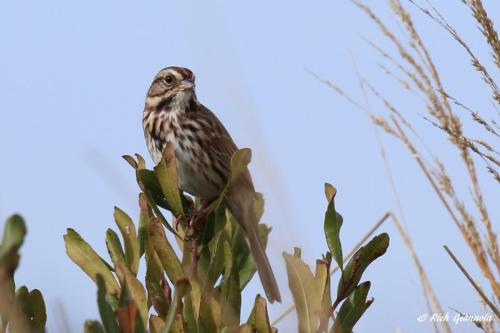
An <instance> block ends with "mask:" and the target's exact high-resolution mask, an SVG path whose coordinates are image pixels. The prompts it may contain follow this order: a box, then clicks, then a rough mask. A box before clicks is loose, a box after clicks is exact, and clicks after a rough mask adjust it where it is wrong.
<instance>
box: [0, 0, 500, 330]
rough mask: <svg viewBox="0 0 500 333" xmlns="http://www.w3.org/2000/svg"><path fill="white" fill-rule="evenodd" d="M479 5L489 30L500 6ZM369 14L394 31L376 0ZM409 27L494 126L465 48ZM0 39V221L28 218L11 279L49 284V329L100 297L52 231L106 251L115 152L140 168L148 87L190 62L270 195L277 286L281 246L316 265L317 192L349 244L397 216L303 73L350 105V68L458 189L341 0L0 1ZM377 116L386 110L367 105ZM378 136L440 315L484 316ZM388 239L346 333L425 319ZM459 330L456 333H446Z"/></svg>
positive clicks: (125, 196)
mask: <svg viewBox="0 0 500 333" xmlns="http://www.w3.org/2000/svg"><path fill="white" fill-rule="evenodd" d="M486 5H487V8H488V9H489V13H490V14H491V15H493V14H495V15H493V17H492V18H493V19H494V20H495V19H497V20H498V19H499V16H498V15H499V14H500V4H499V3H497V2H493V1H490V2H488V3H486ZM373 6H374V8H375V9H376V10H377V11H378V12H379V13H380V14H381V16H382V17H383V18H385V19H387V20H388V22H390V23H395V20H394V19H393V18H392V17H391V16H390V15H388V13H389V9H388V7H387V5H386V4H385V3H383V2H377V3H376V4H374V5H373ZM448 7H449V8H443V7H442V6H441V9H443V13H445V14H446V17H447V18H448V19H449V21H450V22H451V23H453V24H454V25H456V27H457V30H458V31H459V32H460V33H461V35H462V36H463V37H464V38H465V40H466V41H467V42H468V43H469V44H470V45H471V46H472V47H473V48H475V49H480V50H482V52H479V53H478V55H479V56H480V57H481V58H482V59H488V52H489V51H488V49H487V48H486V47H485V46H484V41H483V39H482V37H481V36H480V33H479V32H478V29H477V28H476V24H475V23H474V22H473V20H472V18H471V17H470V14H469V12H468V10H467V9H466V7H465V6H464V5H462V4H461V3H460V2H459V1H456V2H453V3H450V4H449V5H448ZM412 12H413V13H416V12H415V10H412ZM415 22H416V24H417V28H418V29H420V31H421V34H422V36H423V39H424V42H426V43H427V44H428V45H429V49H430V52H431V54H432V56H434V59H435V60H436V64H437V66H438V68H439V70H440V71H441V73H442V77H443V81H444V85H445V88H446V89H448V91H449V92H450V93H451V94H453V95H454V96H459V97H460V98H461V100H462V102H463V103H464V104H466V105H469V106H472V107H473V108H474V109H476V110H480V112H481V114H483V115H491V114H492V113H491V109H492V107H491V104H490V103H489V100H488V94H489V91H488V90H487V88H485V85H484V84H483V83H482V81H481V80H480V78H479V76H478V75H477V74H476V73H474V71H473V70H472V69H471V67H470V66H469V63H470V62H469V59H468V58H467V57H466V55H465V53H464V52H463V51H462V49H460V48H459V47H458V46H457V45H456V44H455V43H454V42H453V41H452V40H451V38H450V37H449V36H448V35H447V34H446V33H445V32H443V31H442V30H441V29H440V28H438V27H436V25H435V24H433V23H432V22H431V21H430V20H428V19H427V18H426V17H423V16H422V15H420V14H416V15H415ZM396 29H398V28H396ZM0 36H1V38H0V45H1V52H2V61H1V73H2V76H1V80H0V139H1V140H0V150H1V151H2V156H3V160H4V162H3V163H2V166H1V169H0V171H1V172H0V183H1V184H2V190H1V191H0V220H1V221H3V220H4V219H5V218H6V217H7V216H9V215H10V214H12V213H14V212H19V213H21V214H22V215H23V216H24V217H25V218H26V221H27V224H28V230H29V234H28V238H27V241H26V244H25V246H24V247H23V249H22V254H23V257H22V262H21V268H20V269H19V271H18V276H17V279H18V281H19V283H27V284H28V285H29V286H30V287H31V288H39V289H41V290H42V291H43V293H44V295H45V297H46V301H47V305H48V309H49V316H50V319H49V328H50V331H57V328H58V324H57V320H56V319H54V318H56V317H57V316H58V311H59V310H58V309H59V308H60V305H62V307H63V308H64V312H65V314H66V317H67V320H68V323H69V325H70V327H71V328H73V331H74V332H78V331H79V330H80V329H81V327H82V325H83V321H84V319H87V318H97V307H96V300H95V298H96V297H95V287H94V285H93V283H92V282H91V281H90V280H89V279H88V278H87V277H86V276H85V275H84V274H83V273H82V272H81V271H80V270H79V269H78V268H77V267H76V266H75V265H74V264H73V263H72V262H71V261H70V260H69V259H68V258H67V257H66V254H65V251H64V244H63V239H62V235H63V234H64V232H65V229H66V228H67V227H73V228H75V229H76V230H78V231H79V232H80V234H81V235H82V236H83V237H84V238H85V239H86V240H87V241H88V242H89V243H91V244H92V245H93V246H94V248H95V249H96V250H98V252H100V253H101V254H103V255H104V254H105V253H106V249H105V244H104V232H105V230H106V229H107V228H108V227H112V226H113V225H114V223H113V217H112V212H113V206H114V205H116V206H119V207H121V208H122V209H124V210H125V211H127V212H128V213H129V214H130V215H131V216H134V217H136V216H137V213H138V209H137V205H136V200H137V193H138V189H137V187H136V185H135V183H134V175H133V172H132V170H131V169H130V167H129V166H128V165H127V164H126V163H125V162H124V161H123V160H122V159H121V157H120V156H121V155H123V154H133V153H136V152H137V153H140V154H142V155H143V156H145V157H148V162H149V163H151V162H150V161H151V160H150V159H149V156H147V151H146V146H145V143H144V138H143V133H142V127H141V115H142V109H143V105H144V98H145V94H146V91H147V89H148V87H149V84H150V81H151V79H152V78H153V76H154V75H155V74H156V72H157V71H159V70H160V69H161V68H163V67H165V66H168V65H179V66H185V67H189V68H191V69H192V70H193V71H194V72H195V74H196V77H197V95H198V98H199V99H200V101H201V102H203V103H204V104H205V105H206V106H208V107H209V108H210V109H212V110H213V111H214V112H215V113H216V114H217V116H218V117H219V118H220V119H221V120H222V121H223V123H224V124H225V126H226V127H227V128H228V130H229V131H230V132H231V134H232V135H233V138H234V139H235V141H236V142H237V143H238V145H239V146H240V147H252V148H253V152H254V154H253V156H254V160H253V162H252V165H251V170H252V173H253V177H254V181H255V183H256V187H257V189H258V190H259V191H261V192H263V193H264V195H265V198H266V214H265V216H264V222H266V223H268V224H269V225H271V226H272V227H273V233H272V234H271V245H270V249H269V251H268V252H269V254H270V257H271V261H272V262H273V264H274V265H275V267H276V269H275V270H276V272H277V275H278V279H279V281H280V285H281V286H282V287H281V288H282V290H284V291H285V290H287V280H286V274H285V266H284V262H283V259H282V257H281V252H282V251H288V252H292V251H293V247H294V246H299V247H301V248H302V249H303V251H302V253H303V257H304V259H305V260H307V261H308V262H309V263H310V264H313V263H314V259H315V258H319V257H320V255H321V253H324V252H325V251H326V243H325V241H324V237H323V233H322V230H323V228H322V223H323V214H324V210H325V207H326V201H325V199H324V194H323V184H324V182H325V181H328V182H331V183H332V184H334V185H335V186H336V187H337V189H338V195H337V209H338V210H339V211H340V212H341V213H342V215H343V216H344V227H343V230H342V238H343V240H344V244H345V245H344V247H345V249H346V250H347V249H348V248H350V246H352V245H353V244H355V243H356V242H357V240H358V239H359V238H361V237H362V236H363V234H364V232H365V230H367V229H369V228H370V227H371V225H372V224H373V223H375V221H376V220H378V219H379V218H380V217H381V216H382V215H383V214H384V213H385V212H386V211H387V210H396V204H395V200H394V197H393V195H392V192H391V190H390V187H389V182H388V179H387V176H386V173H385V170H384V166H383V162H382V160H381V158H380V154H379V148H378V146H377V144H376V141H375V134H374V129H373V126H372V125H371V123H370V122H369V120H368V119H367V117H366V116H365V115H364V114H363V113H362V112H359V111H358V110H356V109H354V108H353V107H352V106H351V105H350V104H348V103H346V102H345V101H344V100H343V99H342V98H340V97H338V96H336V95H335V94H333V93H332V92H331V91H330V90H329V89H328V88H326V87H325V86H324V85H322V84H321V83H319V82H318V81H317V80H316V79H315V78H313V77H312V76H311V75H310V74H309V73H308V72H307V71H306V69H310V70H312V71H314V72H315V73H317V74H318V75H320V76H321V77H324V78H326V79H329V80H332V81H334V82H336V83H338V84H339V85H341V86H342V87H344V88H345V90H346V91H348V92H350V93H351V94H352V95H353V97H355V98H356V99H358V100H361V99H362V94H361V92H360V91H359V89H358V85H357V81H356V77H355V71H354V68H353V61H352V59H353V58H354V59H355V61H356V63H357V66H358V67H359V70H360V72H362V73H363V75H365V76H366V77H367V78H369V79H370V80H372V82H373V84H375V85H376V86H377V87H379V88H380V90H382V91H383V92H385V93H386V94H387V95H388V96H390V97H391V98H392V100H393V101H394V103H395V104H396V105H398V106H400V107H401V110H402V111H403V112H404V113H405V114H406V115H408V117H409V118H410V119H412V120H414V121H415V123H416V124H417V127H418V128H419V129H420V130H421V132H420V133H421V135H422V137H423V138H424V139H425V140H426V141H427V142H428V143H429V144H431V146H432V149H433V151H434V152H435V153H436V154H438V156H439V157H441V158H442V159H443V160H445V161H447V162H448V163H449V168H450V173H451V174H452V176H453V177H454V179H455V181H456V184H457V187H458V188H459V189H460V190H461V191H462V192H463V193H464V194H465V195H467V193H468V187H467V186H468V185H467V183H465V182H464V180H465V179H466V178H465V170H464V169H463V167H462V165H461V164H460V161H459V157H458V154H457V153H456V151H455V150H454V149H451V148H450V147H451V146H450V144H449V143H448V141H447V139H446V138H444V136H443V135H442V133H440V132H439V131H438V130H437V129H436V128H434V127H433V126H432V125H430V124H429V123H427V122H426V121H425V120H423V119H422V118H421V117H419V116H418V114H419V113H424V112H425V111H424V110H423V108H422V106H421V105H420V104H419V103H418V100H416V99H415V98H414V97H412V96H409V95H408V94H404V93H402V92H401V89H400V88H399V87H398V86H397V84H395V83H394V82H393V81H392V80H391V79H389V78H387V77H385V76H384V75H383V74H382V73H381V71H380V70H379V69H378V64H379V63H383V60H382V59H381V58H380V57H379V56H378V55H376V54H375V52H374V51H373V50H371V49H370V48H369V47H368V46H367V45H366V43H365V42H364V41H363V40H362V37H367V38H370V39H372V40H374V41H376V42H377V43H379V44H381V45H387V43H386V42H385V40H384V39H383V38H382V37H381V34H380V33H379V32H378V31H377V30H376V29H375V28H374V26H373V24H372V23H371V22H370V21H369V20H368V19H367V17H366V16H365V15H364V14H363V13H361V12H360V11H359V10H357V9H356V8H355V7H354V6H353V5H352V4H351V3H350V2H349V1H316V2H314V3H309V4H307V5H306V4H305V3H304V2H300V1H276V2H272V3H270V2H264V1H257V2H251V4H250V3H241V2H238V3H236V2H231V1H220V0H218V1H212V2H210V3H208V2H201V1H200V2H194V1H184V2H182V3H180V2H174V1H148V2H140V3H139V2H134V1H106V2H97V1H85V2H84V1H79V2H77V1H72V2H67V1H44V2H39V1H9V2H6V1H5V2H3V3H2V4H1V5H0ZM493 73H494V74H497V72H493ZM373 108H374V109H375V110H377V111H382V109H381V107H380V105H378V104H376V103H375V99H373ZM467 130H468V131H469V133H470V134H471V136H473V137H476V136H479V137H480V136H482V135H483V133H482V132H481V131H478V129H477V128H475V127H471V128H467ZM475 134H477V135H475ZM381 137H382V138H383V142H384V145H385V147H386V150H387V152H388V158H389V162H390V164H391V167H392V169H393V171H394V178H395V181H396V184H397V186H398V190H399V192H400V195H401V200H402V206H403V209H404V214H405V216H406V222H407V225H408V228H409V230H410V232H411V235H412V237H413V241H414V243H415V246H416V248H417V251H418V254H419V255H420V258H421V260H422V262H423V263H424V265H425V268H426V269H427V272H428V274H429V277H430V279H431V281H432V282H433V285H434V287H435V289H436V291H437V293H438V296H439V297H440V299H441V302H442V305H443V307H445V308H446V309H447V308H448V307H449V306H452V307H454V308H457V309H460V310H462V311H464V312H471V313H481V308H480V307H479V303H478V298H477V297H476V295H475V293H474V292H473V291H472V289H471V288H470V286H469V285H468V284H467V283H466V281H465V279H464V277H463V276H462V275H461V274H460V273H459V272H458V271H457V269H456V267H455V266H454V265H453V264H452V263H451V261H450V260H449V258H448V257H447V255H446V254H445V253H444V251H443V250H442V245H443V244H448V245H449V246H450V247H451V248H452V249H453V250H454V251H455V252H456V254H457V255H458V256H459V257H460V258H462V259H463V261H464V263H465V264H466V266H467V267H468V268H470V269H471V272H472V273H474V275H475V276H477V277H478V278H479V279H480V274H479V273H478V272H477V270H476V269H475V268H474V266H475V264H474V262H473V259H472V256H471V255H470V253H469V251H468V250H467V249H466V247H465V243H464V241H463V240H462V238H461V237H460V235H459V232H458V230H457V229H456V228H455V226H454V225H453V223H452V221H451V220H450V218H449V216H448V215H447V214H446V212H445V211H444V209H443V208H442V206H441V205H440V204H439V202H438V201H437V199H436V197H435V195H434V194H433V193H432V192H431V188H430V186H429V184H428V183H427V182H426V181H425V179H424V177H423V175H422V174H421V173H420V171H419V169H418V168H417V166H416V164H415V162H414V160H413V159H412V157H411V156H410V154H409V153H408V152H407V151H406V150H405V149H404V147H402V146H401V144H400V143H398V142H396V141H394V140H392V139H391V138H388V137H386V136H385V135H382V136H381ZM149 165H150V166H151V164H149ZM479 165H481V166H482V164H479ZM481 173H482V171H481ZM481 181H482V182H483V183H484V191H485V196H486V198H487V204H489V206H490V207H491V209H492V210H491V211H490V213H491V216H492V219H493V221H497V220H498V217H499V214H500V207H493V204H494V201H493V198H498V197H499V194H500V193H499V190H498V185H496V184H494V183H493V181H491V179H490V178H489V176H488V175H485V174H483V173H482V174H481ZM467 204H469V205H470V202H467ZM2 223H3V222H2ZM382 230H383V231H386V232H388V233H389V234H390V235H391V237H392V239H391V245H390V248H389V251H388V253H387V254H386V256H384V257H383V258H382V259H380V260H379V261H378V262H376V263H375V265H374V266H373V267H371V268H370V269H369V270H368V271H367V274H366V276H365V278H367V279H370V280H371V281H372V288H371V291H370V294H371V296H373V297H375V304H374V305H373V306H372V307H371V308H370V310H369V311H368V312H367V313H366V315H365V317H364V318H363V320H362V321H361V322H360V324H359V326H358V329H357V331H359V332H381V331H395V330H396V328H398V327H399V328H401V329H402V330H403V331H404V332H428V331H429V330H430V329H431V327H430V325H429V324H428V323H424V324H420V323H418V322H417V321H416V318H417V316H418V315H420V314H421V313H423V312H425V311H426V307H425V301H424V299H423V296H422V293H421V286H420V282H419V279H418V276H417V274H416V270H415V268H414V265H413V264H412V262H411V260H410V259H409V257H408V255H407V252H406V249H405V248H404V245H403V243H402V242H401V240H400V239H399V236H398V235H397V232H396V230H395V228H394V227H393V226H392V225H391V224H386V225H385V226H384V227H383V228H382V229H381V231H382ZM497 230H498V228H497ZM257 292H261V287H260V284H259V283H258V282H257V281H255V280H254V281H253V282H252V283H251V284H250V286H249V288H248V291H247V293H246V295H247V299H251V300H253V296H252V295H254V294H255V293H257ZM289 302H290V294H289V293H288V292H287V291H286V292H285V302H284V303H283V304H282V305H273V306H271V307H270V313H271V318H274V317H276V316H277V315H278V314H279V313H280V312H281V311H282V310H283V309H284V308H285V307H286V306H287V305H288V304H289ZM249 306H250V305H249V304H245V314H244V316H246V313H248V310H249ZM293 317H294V316H290V317H289V318H288V319H286V320H284V321H283V322H282V323H280V325H279V326H278V327H279V328H280V329H281V331H283V332H288V331H294V330H295V327H296V326H295V325H296V323H295V319H294V318H293ZM470 330H472V328H471V327H470V326H467V325H464V324H461V325H459V326H458V327H456V328H454V331H455V332H468V331H470Z"/></svg>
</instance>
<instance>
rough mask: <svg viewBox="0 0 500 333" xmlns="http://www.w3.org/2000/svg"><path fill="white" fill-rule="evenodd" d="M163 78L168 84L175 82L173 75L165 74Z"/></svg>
mask: <svg viewBox="0 0 500 333" xmlns="http://www.w3.org/2000/svg"><path fill="white" fill-rule="evenodd" d="M163 80H165V83H166V84H172V82H174V78H173V77H172V75H167V76H165V78H164V79H163Z"/></svg>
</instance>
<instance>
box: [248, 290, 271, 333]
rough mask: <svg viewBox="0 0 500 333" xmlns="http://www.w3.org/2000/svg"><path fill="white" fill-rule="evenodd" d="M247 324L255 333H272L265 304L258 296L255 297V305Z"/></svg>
mask: <svg viewBox="0 0 500 333" xmlns="http://www.w3.org/2000/svg"><path fill="white" fill-rule="evenodd" d="M247 324H248V325H250V326H251V328H252V329H253V330H254V331H255V332H260V333H272V327H271V323H270V322H269V315H268V313H267V303H266V300H265V299H264V298H263V297H262V296H260V295H257V296H256V297H255V304H254V306H253V309H252V312H251V313H250V317H249V318H248V321H247Z"/></svg>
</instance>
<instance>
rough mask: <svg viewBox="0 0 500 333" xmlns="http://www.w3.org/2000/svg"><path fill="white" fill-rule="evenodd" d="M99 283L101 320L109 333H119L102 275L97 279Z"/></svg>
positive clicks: (98, 299)
mask: <svg viewBox="0 0 500 333" xmlns="http://www.w3.org/2000/svg"><path fill="white" fill-rule="evenodd" d="M96 280H97V281H96V283H97V305H98V308H99V314H100V315H101V320H102V323H103V325H104V328H105V330H106V332H107V333H115V332H116V333H119V332H120V329H119V328H118V323H117V322H116V317H115V312H114V311H113V309H112V308H111V305H110V304H109V303H108V301H107V299H106V298H107V294H108V292H107V290H106V284H105V283H104V279H103V278H102V276H101V275H97V277H96Z"/></svg>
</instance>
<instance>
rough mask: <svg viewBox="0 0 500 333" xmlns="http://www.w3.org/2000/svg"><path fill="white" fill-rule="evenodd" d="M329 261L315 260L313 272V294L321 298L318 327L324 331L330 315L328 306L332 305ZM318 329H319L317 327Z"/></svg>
mask: <svg viewBox="0 0 500 333" xmlns="http://www.w3.org/2000/svg"><path fill="white" fill-rule="evenodd" d="M330 261H331V257H329V259H328V258H327V260H316V272H315V274H314V294H315V295H316V297H318V298H320V299H321V305H320V308H321V310H320V311H319V312H318V315H319V319H320V327H321V328H322V329H324V331H326V330H327V329H328V321H329V317H330V308H331V306H332V297H331V291H330V289H331V288H330ZM318 331H321V329H319V330H318Z"/></svg>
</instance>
